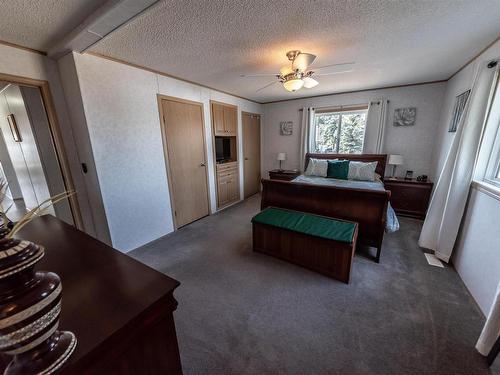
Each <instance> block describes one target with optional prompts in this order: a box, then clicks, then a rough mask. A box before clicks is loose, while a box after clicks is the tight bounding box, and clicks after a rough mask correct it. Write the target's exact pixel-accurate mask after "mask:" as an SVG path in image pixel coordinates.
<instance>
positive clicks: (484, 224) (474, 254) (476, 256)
mask: <svg viewBox="0 0 500 375" xmlns="http://www.w3.org/2000/svg"><path fill="white" fill-rule="evenodd" d="M498 228H500V200H499V199H498V198H494V197H492V196H490V195H488V194H487V193H485V192H484V191H481V190H478V189H477V188H473V189H472V190H471V194H470V197H469V203H468V209H467V212H466V214H465V219H464V222H463V224H462V229H461V233H460V236H459V240H458V243H457V247H456V250H455V253H454V254H453V265H454V266H455V269H456V270H457V271H458V273H459V275H460V277H461V278H462V280H463V281H464V283H465V285H466V286H467V288H468V289H469V291H470V292H471V294H472V296H473V297H474V299H475V300H476V302H477V304H478V305H479V307H480V308H481V310H482V311H483V313H484V314H485V315H487V314H488V312H489V310H490V307H491V304H492V303H493V298H494V297H495V291H496V289H497V285H498V283H499V282H500V247H499V246H498V244H500V231H499V230H498Z"/></svg>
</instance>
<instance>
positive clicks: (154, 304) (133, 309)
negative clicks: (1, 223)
mask: <svg viewBox="0 0 500 375" xmlns="http://www.w3.org/2000/svg"><path fill="white" fill-rule="evenodd" d="M16 237H19V238H22V239H26V240H30V241H33V242H36V243H38V244H40V245H43V246H44V247H45V256H44V258H43V259H42V260H41V261H40V262H39V263H38V265H37V267H36V269H37V270H44V271H52V272H55V273H57V274H58V275H59V276H60V278H61V281H62V290H63V291H62V311H61V318H60V323H59V329H60V330H68V331H72V332H73V333H74V334H75V335H76V338H77V340H78V343H77V346H76V349H75V351H74V353H73V354H72V356H71V357H70V358H69V360H68V362H67V363H66V364H65V366H64V367H63V368H62V370H61V373H62V374H182V368H181V362H180V357H179V349H178V346H177V337H176V333H175V325H174V317H173V312H174V310H175V309H176V307H177V302H176V300H175V299H174V297H173V294H172V293H173V291H174V289H175V288H177V287H178V286H179V282H178V281H176V280H174V279H171V278H170V277H168V276H165V275H163V274H162V273H160V272H157V271H155V270H153V269H152V268H150V267H148V266H146V265H144V264H142V263H140V262H138V261H136V260H134V259H132V258H131V257H129V256H127V255H125V254H122V253H121V252H119V251H117V250H115V249H113V248H111V247H109V246H107V245H105V244H103V243H102V242H99V241H97V240H95V239H93V238H92V237H90V236H88V235H86V234H85V233H83V232H80V231H78V230H76V229H74V228H73V227H71V226H69V225H67V224H65V223H63V222H62V221H60V220H58V219H56V218H54V217H53V216H49V215H47V216H43V217H40V218H37V219H35V220H33V221H32V222H31V223H30V224H28V225H27V226H26V227H25V228H23V229H22V230H21V231H20V232H19V233H18V236H16ZM0 359H1V361H0V362H1V363H0V365H1V366H0V368H1V370H2V373H3V369H4V367H5V366H6V364H7V363H8V362H9V361H10V358H8V357H5V356H2V357H1V358H0Z"/></svg>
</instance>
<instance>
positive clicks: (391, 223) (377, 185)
mask: <svg viewBox="0 0 500 375" xmlns="http://www.w3.org/2000/svg"><path fill="white" fill-rule="evenodd" d="M293 182H302V183H306V184H314V185H327V186H340V187H345V188H351V189H368V190H377V191H384V190H385V187H384V184H383V183H382V182H381V181H373V182H372V181H357V180H337V179H336V178H326V177H317V176H305V175H300V176H298V177H296V178H295V179H293ZM397 230H399V221H398V218H397V216H396V213H395V212H394V209H393V208H392V206H391V203H390V202H389V204H388V205H387V220H386V224H385V231H386V232H387V233H392V232H396V231H397Z"/></svg>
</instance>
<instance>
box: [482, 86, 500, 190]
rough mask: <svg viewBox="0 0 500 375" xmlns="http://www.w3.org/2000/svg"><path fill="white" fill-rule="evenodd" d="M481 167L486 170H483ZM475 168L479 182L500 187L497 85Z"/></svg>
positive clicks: (498, 97)
mask: <svg viewBox="0 0 500 375" xmlns="http://www.w3.org/2000/svg"><path fill="white" fill-rule="evenodd" d="M483 165H485V166H486V168H483V167H482V166H483ZM476 168H477V169H478V171H476V176H477V177H478V179H479V180H483V182H485V183H487V184H491V185H495V186H496V187H500V89H499V86H498V83H497V85H496V91H495V93H494V95H493V100H492V102H491V105H490V108H489V110H488V116H487V122H486V127H485V130H484V133H483V140H482V144H481V149H480V152H479V158H478V165H477V166H476Z"/></svg>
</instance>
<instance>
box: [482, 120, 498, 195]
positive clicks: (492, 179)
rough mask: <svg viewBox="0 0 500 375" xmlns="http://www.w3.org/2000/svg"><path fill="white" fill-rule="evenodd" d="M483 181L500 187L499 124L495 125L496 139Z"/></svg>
mask: <svg viewBox="0 0 500 375" xmlns="http://www.w3.org/2000/svg"><path fill="white" fill-rule="evenodd" d="M484 179H485V181H486V182H489V183H491V184H493V185H497V186H500V123H499V124H497V134H496V139H495V141H494V143H493V147H492V152H491V155H490V160H489V162H488V167H487V169H486V175H485V178H484Z"/></svg>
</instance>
